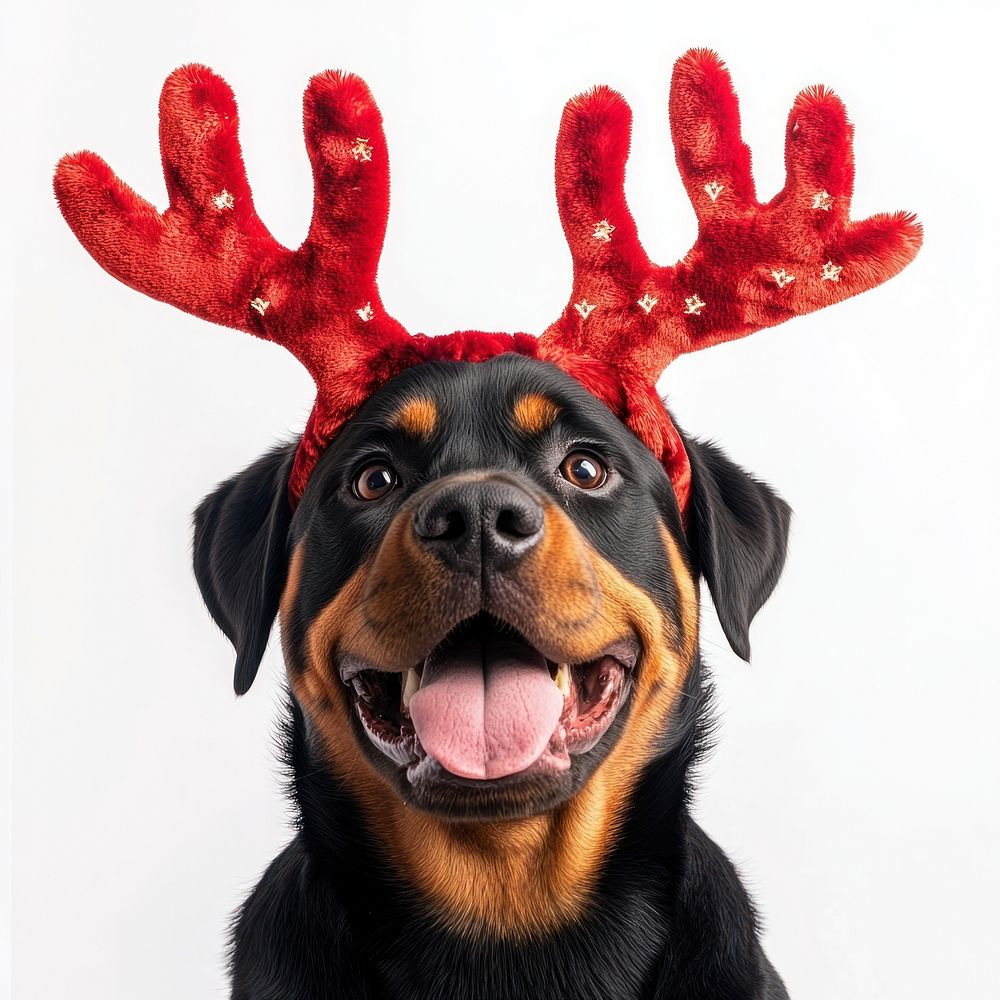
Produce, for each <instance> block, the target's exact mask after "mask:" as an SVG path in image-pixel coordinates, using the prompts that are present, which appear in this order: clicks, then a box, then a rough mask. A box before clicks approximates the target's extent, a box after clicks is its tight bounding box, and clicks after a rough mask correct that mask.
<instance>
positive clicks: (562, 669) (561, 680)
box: [553, 663, 570, 698]
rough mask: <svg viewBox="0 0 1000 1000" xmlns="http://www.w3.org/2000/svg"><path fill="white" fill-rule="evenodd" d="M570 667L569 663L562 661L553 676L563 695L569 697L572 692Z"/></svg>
mask: <svg viewBox="0 0 1000 1000" xmlns="http://www.w3.org/2000/svg"><path fill="white" fill-rule="evenodd" d="M569 669H570V668H569V664H568V663H560V664H559V669H558V670H557V671H556V675H555V677H554V678H553V680H554V681H555V683H556V687H557V688H559V690H560V691H562V693H563V697H565V698H568V697H569V694H570V687H569Z"/></svg>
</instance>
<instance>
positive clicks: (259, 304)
mask: <svg viewBox="0 0 1000 1000" xmlns="http://www.w3.org/2000/svg"><path fill="white" fill-rule="evenodd" d="M270 305H271V303H270V302H268V301H267V299H262V298H261V297H260V296H259V295H258V296H257V298H255V299H251V300H250V308H251V309H253V310H255V311H256V312H258V313H260V315H261V316H263V315H264V313H266V312H267V310H268V307H269V306H270Z"/></svg>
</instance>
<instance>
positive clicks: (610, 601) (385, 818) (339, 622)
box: [281, 503, 697, 938]
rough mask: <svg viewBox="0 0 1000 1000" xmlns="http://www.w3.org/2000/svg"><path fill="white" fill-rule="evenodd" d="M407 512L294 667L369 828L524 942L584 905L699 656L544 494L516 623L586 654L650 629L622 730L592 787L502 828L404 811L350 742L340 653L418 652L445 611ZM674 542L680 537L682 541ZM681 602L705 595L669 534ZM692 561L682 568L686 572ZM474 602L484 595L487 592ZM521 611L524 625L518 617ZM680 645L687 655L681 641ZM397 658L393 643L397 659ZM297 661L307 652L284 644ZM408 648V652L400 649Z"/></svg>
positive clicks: (536, 637)
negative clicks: (428, 624) (429, 619)
mask: <svg viewBox="0 0 1000 1000" xmlns="http://www.w3.org/2000/svg"><path fill="white" fill-rule="evenodd" d="M402 522H407V523H408V522H409V518H406V517H397V519H396V522H394V523H393V525H392V526H391V527H390V529H389V532H388V533H387V535H386V537H385V540H384V541H383V543H382V546H381V547H380V549H379V551H378V552H377V553H376V554H375V556H374V557H373V558H372V559H370V560H369V561H368V562H367V563H366V564H364V565H362V566H361V567H359V569H358V570H357V571H356V572H355V574H354V575H353V576H352V577H351V579H350V580H349V581H348V582H347V584H346V585H345V586H344V587H343V588H342V589H341V591H340V593H338V594H337V596H336V597H335V598H334V599H333V600H332V601H331V602H330V604H329V605H327V607H326V608H325V609H324V610H323V611H322V612H321V613H320V614H319V615H318V616H317V618H316V620H315V622H314V623H313V625H312V626H311V627H310V630H309V633H308V635H307V638H306V642H305V644H304V650H303V653H304V660H305V662H304V663H299V664H296V666H297V667H299V669H296V670H291V671H290V673H291V676H292V686H293V689H294V692H295V696H296V697H297V698H298V700H299V702H300V703H301V704H302V706H303V708H304V709H305V711H306V712H307V713H308V714H309V716H310V718H311V719H312V721H313V723H314V724H315V726H316V729H317V731H318V732H319V733H320V734H321V735H322V737H323V740H324V743H325V747H326V750H327V754H328V759H329V762H330V766H331V768H332V770H333V771H334V773H335V774H336V775H337V776H338V777H339V778H340V779H341V780H342V781H343V782H344V783H345V784H346V785H347V787H348V788H349V789H350V790H351V793H352V794H353V795H354V797H355V798H356V800H357V801H358V803H359V804H360V806H361V809H362V812H363V814H364V815H365V818H366V821H367V826H368V827H369V831H370V834H371V835H372V836H373V837H375V838H376V839H377V841H378V842H379V843H380V845H381V847H382V849H383V850H384V852H385V854H386V857H387V858H388V860H389V862H390V863H391V864H392V866H393V867H394V868H395V869H396V870H397V871H398V872H399V873H400V874H401V875H402V877H403V878H404V879H406V880H407V881H408V882H409V883H410V884H411V885H413V886H414V887H415V889H416V890H417V891H418V892H419V894H420V895H421V896H422V897H423V899H424V900H425V901H426V903H427V905H428V908H429V911H430V912H431V913H432V914H433V915H434V916H435V917H436V918H437V919H439V920H442V921H443V922H444V923H446V924H447V925H448V926H450V927H452V928H453V929H455V930H458V931H463V932H482V931H486V932H488V933H491V934H493V935H495V936H499V937H512V938H522V937H526V936H529V935H534V934H538V933H543V932H546V931H550V930H553V929H555V928H557V927H560V926H563V925H565V924H566V923H568V922H571V921H573V920H574V919H576V918H578V917H579V916H580V915H581V914H582V912H583V910H584V909H585V907H586V905H587V902H588V899H589V898H590V896H591V894H592V892H593V889H594V886H595V885H596V882H597V879H598V877H599V875H600V871H601V866H602V864H603V862H604V859H605V858H606V857H607V854H608V851H609V850H610V849H611V847H612V845H613V844H614V841H615V839H616V837H617V835H618V831H619V830H620V828H621V824H622V822H623V819H624V816H625V813H626V810H627V808H628V804H629V801H630V799H631V796H632V794H633V791H634V789H635V786H636V783H637V782H638V780H639V777H640V775H641V772H642V769H643V767H644V766H645V765H646V763H647V762H648V760H649V755H650V752H651V749H652V748H653V747H654V746H655V745H656V740H657V737H658V736H659V735H660V732H661V730H662V728H663V726H664V725H665V724H666V719H667V717H668V714H669V712H670V709H671V707H672V705H673V703H674V701H675V699H676V697H677V694H678V692H679V691H680V689H681V687H682V686H683V684H684V679H685V676H686V673H687V670H688V668H689V666H690V662H691V660H690V657H689V656H688V655H687V654H688V649H689V648H693V647H692V646H691V643H692V642H693V641H694V639H693V638H692V637H694V636H696V634H697V629H696V622H697V611H696V605H694V607H695V610H694V612H693V613H694V615H695V619H694V621H695V628H694V629H693V630H689V629H688V628H687V625H688V617H687V613H686V612H685V615H684V619H683V620H684V622H685V633H686V634H685V636H684V637H683V639H682V638H681V637H678V636H677V635H676V634H675V632H676V630H675V628H674V626H673V624H672V623H671V621H670V618H669V616H667V615H665V614H664V613H663V612H662V611H661V609H660V608H659V607H658V606H657V605H656V604H655V603H654V601H653V600H652V599H651V598H650V597H649V595H648V594H646V593H645V592H644V591H642V590H641V589H640V588H638V587H636V586H635V585H634V584H632V583H631V582H630V581H628V580H626V579H625V578H624V577H623V576H622V575H621V573H620V572H619V571H618V570H617V569H616V568H615V567H614V566H613V565H612V564H611V563H609V562H608V561H607V560H605V559H604V558H603V557H602V556H601V555H600V554H599V553H597V552H596V551H595V550H594V549H593V548H591V547H590V546H589V544H588V543H587V542H586V541H585V540H584V538H583V536H582V535H581V534H580V532H579V531H578V530H577V528H576V526H575V525H574V524H573V522H572V521H571V520H570V518H569V517H568V516H567V515H566V514H565V512H564V511H562V510H561V509H560V508H559V507H558V506H556V505H555V504H552V503H546V531H545V537H544V540H543V542H542V543H541V544H540V545H539V547H538V548H537V549H536V550H535V551H534V552H533V554H532V555H531V556H530V557H529V558H528V559H527V560H526V561H525V563H524V564H522V568H521V570H520V571H519V573H518V574H517V582H516V589H517V590H518V591H519V592H520V593H521V595H522V597H521V598H519V599H516V600H514V601H513V602H512V606H513V611H512V614H511V617H510V618H509V619H508V620H510V621H511V624H513V625H515V627H517V628H519V629H520V630H521V631H522V632H524V633H525V635H526V636H527V637H528V638H529V640H530V641H532V642H533V643H535V644H536V645H539V646H543V645H544V641H545V636H550V637H551V636H554V635H555V636H558V637H559V641H560V643H561V645H562V646H563V648H565V649H566V650H568V651H569V653H568V655H571V656H572V657H575V660H574V662H578V661H582V660H586V659H588V658H590V657H592V656H593V655H594V653H595V651H597V650H599V649H600V648H602V647H603V646H606V645H608V644H609V643H611V642H612V641H614V640H616V639H618V638H620V637H621V636H622V635H624V634H626V633H628V632H633V633H634V634H635V635H636V636H638V638H639V640H640V642H641V644H642V649H643V656H642V660H641V662H640V664H639V665H638V668H637V672H636V679H635V687H634V690H633V692H632V702H631V706H630V709H629V713H628V717H627V719H626V722H625V725H624V727H623V730H622V733H621V736H620V738H619V740H618V741H617V743H616V744H615V746H614V747H613V748H612V750H611V752H610V753H609V754H608V756H607V758H606V759H605V761H604V762H603V763H602V764H601V765H600V766H599V767H598V768H597V770H596V771H595V772H594V774H593V775H592V776H591V778H590V780H589V781H588V782H587V784H586V785H585V786H584V788H583V789H582V790H581V791H580V792H579V793H577V794H576V795H575V796H573V798H572V799H570V800H569V801H568V802H566V803H565V804H564V805H562V806H560V807H559V808H557V809H555V810H553V811H552V812H549V813H546V814H544V815H541V816H533V817H529V818H527V819H520V820H509V821H504V822H493V823H448V822H445V821H443V820H440V819H437V818H436V817H434V816H430V815H428V814H425V813H421V812H418V811H417V810H415V809H412V808H409V807H407V806H406V805H404V803H403V801H402V800H401V798H400V797H399V794H398V793H397V791H396V790H395V789H393V788H392V787H390V785H389V784H388V782H387V781H386V780H385V779H384V778H383V777H382V775H381V774H380V773H379V772H378V771H377V770H376V769H375V768H374V767H373V766H372V764H371V763H370V762H369V761H368V759H367V757H366V756H365V754H364V752H363V751H362V748H361V747H360V746H359V745H358V742H357V740H356V739H355V738H354V736H353V730H352V726H351V720H350V717H349V712H350V707H349V705H348V701H347V698H346V696H345V694H344V689H343V685H342V684H341V682H340V680H339V678H338V677H336V676H335V674H334V671H333V670H332V668H331V663H332V660H333V653H334V651H335V650H338V649H341V648H350V649H352V650H354V651H356V652H358V653H363V655H365V656H367V657H369V658H371V659H373V660H375V661H376V662H380V663H384V664H385V665H386V666H389V665H390V662H394V663H395V664H397V665H398V664H401V663H409V662H410V660H408V659H407V658H406V657H407V654H409V655H410V656H411V658H412V659H414V660H415V659H416V657H417V655H418V653H417V648H418V647H419V645H420V642H421V641H424V639H423V637H422V636H418V637H417V640H416V641H414V639H413V637H412V635H411V633H412V632H413V631H414V630H417V631H420V630H421V619H422V616H426V614H427V613H428V612H429V611H430V608H429V606H428V601H429V595H432V594H433V595H434V597H435V601H434V603H435V604H437V605H440V604H441V603H442V600H441V596H440V595H441V593H442V591H441V589H440V588H441V585H442V583H443V582H444V579H443V577H442V576H441V575H440V574H441V570H440V569H439V568H438V567H437V565H436V563H435V561H434V560H430V561H427V558H428V557H426V556H425V555H424V554H423V553H422V552H420V551H419V549H418V548H417V546H416V545H414V544H412V542H411V540H410V538H409V533H408V532H407V531H404V529H403V528H402V527H400V524H401V523H402ZM671 541H672V540H671ZM666 544H667V549H668V553H669V554H670V564H671V567H672V569H673V571H674V573H675V574H676V576H677V586H678V591H679V592H680V593H681V595H682V602H683V604H684V605H685V607H688V606H689V605H690V602H693V601H695V599H696V592H695V590H694V587H693V582H692V581H691V578H690V574H689V573H688V572H687V570H686V567H684V565H683V558H682V557H681V555H680V552H679V551H677V550H676V545H674V546H673V547H671V545H670V543H669V542H667V543H666ZM298 558H299V554H298V552H296V553H295V555H294V556H293V560H292V567H291V570H290V572H289V582H288V585H287V587H286V592H285V595H284V597H283V599H282V609H281V610H282V615H287V614H289V613H290V612H291V610H292V605H293V602H294V590H295V588H296V586H297V581H298V576H299V567H298ZM681 569H683V570H684V572H683V574H682V573H681V572H680V570H681ZM477 604H478V598H477ZM517 619H519V620H517ZM681 649H683V652H681V651H680V650H681ZM387 651H388V652H387ZM285 652H286V659H287V660H288V662H289V666H290V667H291V666H292V663H293V659H292V658H293V657H294V656H295V655H296V654H295V651H294V650H292V649H290V648H287V647H286V651H285ZM400 657H401V658H400Z"/></svg>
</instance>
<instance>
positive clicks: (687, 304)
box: [684, 295, 705, 316]
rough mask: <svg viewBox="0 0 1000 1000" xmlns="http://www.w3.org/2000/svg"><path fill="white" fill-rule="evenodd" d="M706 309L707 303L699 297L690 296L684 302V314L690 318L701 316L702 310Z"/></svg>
mask: <svg viewBox="0 0 1000 1000" xmlns="http://www.w3.org/2000/svg"><path fill="white" fill-rule="evenodd" d="M704 308H705V303H704V302H702V301H701V299H700V298H698V296H697V295H689V296H688V297H687V298H686V299H685V300H684V312H685V313H686V314H687V315H688V316H700V315H701V311H702V309H704Z"/></svg>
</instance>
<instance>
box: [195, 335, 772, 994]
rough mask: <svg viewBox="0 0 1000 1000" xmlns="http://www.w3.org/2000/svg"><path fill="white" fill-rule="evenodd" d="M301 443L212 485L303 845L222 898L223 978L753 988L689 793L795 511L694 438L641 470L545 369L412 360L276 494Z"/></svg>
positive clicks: (594, 407) (227, 594) (747, 953)
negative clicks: (284, 675) (277, 667)
mask: <svg viewBox="0 0 1000 1000" xmlns="http://www.w3.org/2000/svg"><path fill="white" fill-rule="evenodd" d="M296 444H297V442H292V443H290V444H288V445H286V446H283V447H280V448H277V449H275V450H274V451H272V452H270V453H269V454H267V455H265V456H264V457H263V458H261V459H260V460H259V461H258V462H256V463H255V464H254V465H253V466H251V467H250V468H249V469H247V470H246V471H245V472H243V473H242V474H240V475H238V476H236V477H235V478H233V479H231V480H229V481H228V482H226V483H224V484H223V485H222V486H220V487H219V488H218V489H217V490H216V491H215V492H214V493H212V494H211V495H210V496H209V497H207V498H206V499H205V501H204V502H203V503H202V504H201V506H200V507H199V508H198V511H197V514H196V517H195V542H194V567H195V572H196V574H197V579H198V582H199V584H200V586H201V590H202V593H203V594H204V597H205V601H206V604H207V605H208V608H209V610H210V611H211V613H212V615H213V616H214V618H215V620H216V621H217V622H218V624H219V625H220V626H221V627H222V628H223V630H224V631H225V632H226V633H227V635H229V637H230V638H231V639H232V640H233V642H234V644H235V645H236V648H237V651H238V655H239V660H238V665H237V669H238V670H239V671H244V672H245V675H244V677H243V678H242V679H241V680H240V681H239V683H240V684H241V685H242V686H243V687H245V686H246V685H247V684H248V683H249V680H251V679H252V674H253V672H254V671H255V670H256V666H257V662H258V661H259V658H260V655H261V653H262V651H263V648H264V643H265V642H266V638H267V635H268V633H269V631H270V629H271V624H272V621H273V619H274V618H275V616H280V623H281V641H282V646H283V650H284V656H285V661H286V664H287V670H288V679H289V686H290V699H289V718H288V726H287V732H286V737H287V756H288V761H289V763H290V767H291V773H292V782H291V787H292V790H293V797H294V800H295V804H296V807H297V812H298V816H299V831H298V834H297V835H296V837H295V839H294V840H293V841H292V842H291V843H290V844H289V845H288V847H287V848H286V849H285V850H284V851H283V852H282V853H281V855H280V856H279V857H278V858H277V859H276V860H275V861H274V863H273V864H272V865H271V866H270V868H269V869H268V870H267V872H266V874H265V875H264V877H263V878H262V880H261V882H260V884H259V885H258V886H257V888H256V889H255V890H254V892H253V893H252V895H251V896H250V898H249V899H248V900H247V901H246V903H245V905H244V906H243V908H242V911H241V912H240V915H239V918H238V921H237V923H236V926H235V932H234V944H233V953H232V959H233V997H234V1000H265V998H267V1000H271V998H273V1000H279V998H281V1000H291V998H302V1000H305V998H310V1000H313V998H321V997H329V998H333V997H338V998H341V997H343V998H347V997H358V998H361V997H365V998H376V997H387V998H388V997H392V998H400V1000H402V998H407V1000H409V998H412V1000H418V998H421V1000H424V998H442V1000H445V998H447V1000H465V998H469V1000H471V998H487V997H488V998H494V997H495V998H497V1000H500V998H504V1000H510V998H545V997H551V998H559V1000H582V998H588V1000H589V998H594V1000H597V998H608V997H615V998H619V997H620V998H626V997H636V998H638V997H650V998H652V997H671V998H691V1000H694V998H696V997H697V998H709V997H711V998H715V1000H721V998H728V997H733V998H736V997H741V998H751V997H752V998H768V1000H775V998H779V997H784V996H786V994H785V991H784V989H783V987H782V985H781V982H780V980H779V979H778V977H777V975H776V974H775V972H774V970H773V969H772V967H771V965H770V963H769V962H768V960H767V958H766V957H765V955H764V952H763V951H762V949H761V945H760V942H759V937H758V924H757V920H756V917H755V915H754V909H753V906H752V904H751V901H750V899H749V897H748V896H747V893H746V892H745V891H744V889H743V887H742V885H741V884H740V881H739V878H738V877H737V874H736V872H735V871H734V869H733V866H732V865H731V864H730V862H729V861H728V860H727V859H726V857H725V855H724V854H723V852H722V851H721V850H720V849H719V848H718V847H717V846H716V845H715V844H714V843H713V842H712V841H711V840H710V839H709V837H708V836H707V835H706V834H705V833H704V832H703V831H702V830H701V828H700V827H699V826H698V824H697V823H696V822H695V821H694V820H693V819H692V818H691V816H690V814H689V811H688V807H687V806H688V798H689V794H690V780H691V770H692V766H693V765H694V764H695V763H696V762H697V761H698V759H699V757H700V755H701V754H702V753H704V750H705V747H706V745H707V739H708V731H709V725H710V706H711V685H710V682H709V679H708V675H707V671H706V669H705V666H704V663H703V662H702V658H701V654H700V653H699V646H698V621H699V579H700V578H704V579H705V580H706V581H707V583H708V586H709V588H710V590H711V594H712V597H713V600H714V603H715V606H716V608H717V611H718V614H719V616H720V619H721V622H722V625H723V627H724V629H725V632H726V634H727V636H728V637H729V639H730V641H731V642H732V644H733V647H734V649H736V651H737V652H738V653H740V655H742V656H747V655H748V653H749V645H748V637H747V630H748V628H749V625H750V622H751V619H752V618H753V616H754V614H755V613H756V612H757V610H758V609H759V608H760V607H761V605H762V604H763V603H764V601H765V600H767V598H768V596H769V595H770V593H771V591H772V590H773V588H774V586H775V584H776V583H777V580H778V576H779V574H780V572H781V569H782V564H783V562H784V559H785V546H786V539H787V535H788V525H789V508H788V506H787V504H786V503H785V502H784V501H783V500H781V499H780V498H779V497H778V496H777V495H776V494H775V493H774V492H773V491H772V490H771V489H770V488H769V487H768V486H766V485H765V484H764V483H762V482H759V481H758V480H756V479H754V478H752V477H751V476H749V475H748V474H747V473H745V472H744V471H742V470H741V469H740V468H738V467H737V466H736V465H734V464H733V463H732V462H731V461H730V460H729V459H728V458H727V457H726V456H725V455H724V454H723V453H722V452H721V451H720V450H718V449H717V448H716V447H714V446H712V445H710V444H704V443H700V442H697V441H695V440H692V439H690V438H686V439H685V445H686V449H687V451H688V455H689V456H690V459H691V463H692V496H691V504H690V508H689V515H688V524H687V527H686V530H685V528H684V527H683V526H682V522H681V517H680V513H679V511H678V506H677V502H676V500H675V496H674V491H673V489H672V486H671V483H670V480H669V479H668V477H667V475H666V473H665V472H664V470H663V467H662V466H661V465H660V463H659V462H657V460H656V459H655V458H654V456H653V455H652V453H651V452H650V451H649V449H648V448H646V447H645V445H643V444H642V443H641V442H640V441H639V440H638V439H637V438H636V437H635V435H633V434H632V433H631V432H630V431H629V430H628V429H627V428H626V427H625V426H624V425H623V423H622V422H621V420H620V419H619V418H618V417H617V416H615V414H613V413H612V412H611V411H610V410H608V409H607V408H606V407H605V406H604V405H603V404H602V403H600V402H599V401H598V400H597V399H595V397H594V396H592V395H591V394H590V393H588V392H587V391H586V390H584V389H583V388H582V387H581V386H580V385H579V383H578V382H576V381H575V380H574V379H572V378H571V377H569V376H568V375H566V374H564V373H563V372H562V371H560V370H559V369H558V368H556V367H555V366H553V365H551V364H547V363H545V362H541V361H538V360H535V359H531V358H525V357H521V356H518V355H515V354H507V355H500V356H498V357H496V358H495V359H493V360H490V361H486V362H482V363H477V364H472V363H467V362H450V363H444V362H439V363H428V364H425V365H421V366H419V367H416V368H413V369H410V370H408V371H406V372H403V373H402V374H400V375H399V376H397V377H396V378H395V379H393V380H392V381H391V382H389V383H388V384H387V385H386V386H385V387H384V388H383V389H382V390H381V391H379V392H378V393H376V394H375V395H374V396H373V397H372V398H371V399H370V400H368V402H366V403H365V404H364V406H363V407H362V408H361V410H360V411H359V412H358V414H357V416H356V417H354V419H353V420H351V421H350V422H349V423H348V425H347V426H346V427H345V428H344V429H343V431H342V432H341V433H340V434H339V435H338V437H337V438H336V439H335V441H334V442H333V443H332V444H331V445H330V447H329V448H328V449H327V450H326V452H325V453H324V455H323V456H322V458H321V459H320V462H319V465H318V466H317V468H316V471H315V472H314V473H313V475H312V477H311V479H310V482H309V485H308V487H307V488H306V491H305V493H304V495H303V496H302V499H301V502H300V503H299V504H298V506H297V508H296V509H295V511H294V514H292V513H291V512H290V509H289V505H288V502H287V498H286V487H287V482H288V477H289V474H290V467H291V462H292V460H293V457H294V454H295V450H296Z"/></svg>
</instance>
